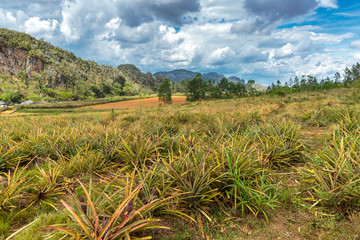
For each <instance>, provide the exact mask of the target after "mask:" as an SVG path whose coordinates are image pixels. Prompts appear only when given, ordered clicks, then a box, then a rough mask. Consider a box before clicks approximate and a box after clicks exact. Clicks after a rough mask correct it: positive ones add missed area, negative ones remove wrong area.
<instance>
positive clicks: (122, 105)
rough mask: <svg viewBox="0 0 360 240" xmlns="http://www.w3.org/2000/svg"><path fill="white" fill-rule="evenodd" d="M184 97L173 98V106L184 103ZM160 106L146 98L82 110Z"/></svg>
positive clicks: (154, 100) (155, 100)
mask: <svg viewBox="0 0 360 240" xmlns="http://www.w3.org/2000/svg"><path fill="white" fill-rule="evenodd" d="M185 100H186V97H185V96H173V97H172V101H173V104H176V103H183V102H185ZM159 104H161V103H160V102H159V98H157V97H154V98H146V99H136V100H128V101H121V102H114V103H106V104H100V105H94V106H87V107H82V108H92V109H119V108H138V107H148V106H157V105H159Z"/></svg>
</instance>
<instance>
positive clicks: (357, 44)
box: [350, 40, 360, 50]
mask: <svg viewBox="0 0 360 240" xmlns="http://www.w3.org/2000/svg"><path fill="white" fill-rule="evenodd" d="M350 47H352V48H356V49H359V50H360V40H356V41H353V42H352V43H350Z"/></svg>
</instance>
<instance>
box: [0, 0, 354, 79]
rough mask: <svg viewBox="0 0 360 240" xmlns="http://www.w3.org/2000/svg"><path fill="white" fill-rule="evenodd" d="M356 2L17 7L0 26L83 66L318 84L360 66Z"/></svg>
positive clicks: (77, 1) (153, 0)
mask: <svg viewBox="0 0 360 240" xmlns="http://www.w3.org/2000/svg"><path fill="white" fill-rule="evenodd" d="M359 16H360V4H359V3H358V1H355V0H341V1H340V0H339V1H337V0H301V1H300V0H299V1H294V0H102V1H98V0H12V1H1V2H0V27H4V28H8V29H12V30H17V31H22V32H26V33H29V34H31V35H33V36H35V37H37V38H44V39H45V40H47V41H48V42H50V43H52V44H54V45H56V46H59V47H62V48H64V49H67V50H70V51H72V52H74V53H75V54H76V55H78V56H80V57H83V58H85V59H91V60H95V61H97V62H99V63H102V64H109V65H113V66H117V65H119V64H125V63H132V64H135V65H136V66H138V67H139V68H140V69H141V70H142V71H144V72H153V73H154V72H157V71H166V70H172V69H179V68H184V69H189V70H193V71H199V72H203V73H206V72H212V71H216V72H219V73H223V74H225V75H226V76H232V75H234V76H238V77H240V78H244V79H250V78H252V79H255V80H256V82H259V83H262V84H264V85H267V84H270V83H271V82H275V81H276V80H278V79H279V80H281V81H282V82H285V81H287V80H288V79H289V78H290V77H294V76H295V75H308V74H312V75H315V76H317V77H319V78H325V77H327V76H330V77H332V76H333V75H334V74H335V73H336V72H337V71H338V72H340V73H342V72H343V70H344V68H345V67H346V66H351V65H353V64H355V63H356V62H358V61H360V28H359V27H358V26H359V25H360V18H359Z"/></svg>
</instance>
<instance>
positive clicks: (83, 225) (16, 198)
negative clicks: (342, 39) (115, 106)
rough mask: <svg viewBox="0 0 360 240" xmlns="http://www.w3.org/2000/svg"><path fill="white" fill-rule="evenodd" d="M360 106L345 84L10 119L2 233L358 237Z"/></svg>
mask: <svg viewBox="0 0 360 240" xmlns="http://www.w3.org/2000/svg"><path fill="white" fill-rule="evenodd" d="M359 107H360V91H359V90H358V89H337V90H331V91H323V92H305V93H298V94H292V95H287V96H284V97H275V96H269V95H267V96H260V97H249V98H241V99H230V100H219V101H203V102H193V103H179V104H174V105H158V106H151V107H145V106H141V107H139V108H134V109H123V110H98V111H95V110H92V111H84V109H80V108H75V109H72V110H71V111H68V112H63V113H61V112H60V111H50V110H48V111H45V110H44V111H42V112H32V113H30V112H28V113H27V115H26V114H25V113H13V114H4V115H0V129H1V130H0V175H1V179H0V239H7V237H9V236H10V235H11V234H15V235H14V236H13V237H12V238H11V239H34V240H35V239H61V238H62V237H64V236H65V237H64V238H65V239H127V238H128V239H129V238H130V237H131V238H132V239H136V238H137V239H141V238H145V237H146V236H152V237H153V239H359V237H360V213H359V206H360V194H359V192H360V191H359V190H360V175H359V170H360V169H359V167H360V159H359V156H360V154H359V151H360V130H359V125H360V120H359V117H360V110H359V109H360V108H359ZM39 111H41V109H39ZM20 114H22V115H20Z"/></svg>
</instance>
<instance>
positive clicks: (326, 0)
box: [317, 0, 339, 8]
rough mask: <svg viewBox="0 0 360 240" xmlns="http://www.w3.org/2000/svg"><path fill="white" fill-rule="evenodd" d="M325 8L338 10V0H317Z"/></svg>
mask: <svg viewBox="0 0 360 240" xmlns="http://www.w3.org/2000/svg"><path fill="white" fill-rule="evenodd" d="M317 2H319V5H320V6H321V7H323V8H338V7H339V6H338V4H337V0H317Z"/></svg>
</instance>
